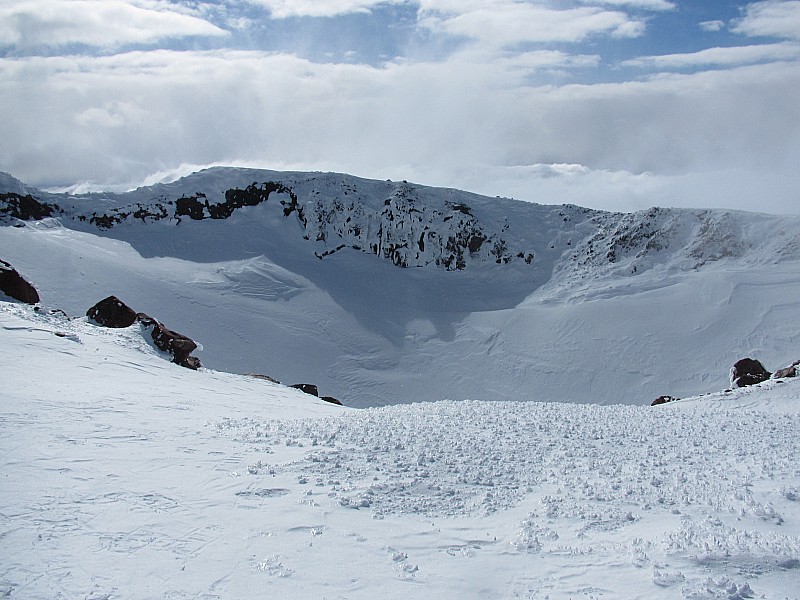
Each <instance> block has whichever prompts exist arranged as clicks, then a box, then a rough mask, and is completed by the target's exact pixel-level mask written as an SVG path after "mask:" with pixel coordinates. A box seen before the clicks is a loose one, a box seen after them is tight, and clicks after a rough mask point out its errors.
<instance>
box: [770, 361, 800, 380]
mask: <svg viewBox="0 0 800 600" xmlns="http://www.w3.org/2000/svg"><path fill="white" fill-rule="evenodd" d="M798 371H800V360H796V361H794V362H793V363H792V364H791V365H789V366H788V367H786V368H784V369H778V370H777V371H775V373H774V374H773V375H772V378H773V379H783V378H784V377H797V376H798Z"/></svg>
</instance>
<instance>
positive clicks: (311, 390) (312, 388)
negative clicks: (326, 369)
mask: <svg viewBox="0 0 800 600" xmlns="http://www.w3.org/2000/svg"><path fill="white" fill-rule="evenodd" d="M289 387H293V388H294V389H296V390H300V391H301V392H303V393H305V394H310V395H312V396H316V397H317V398H319V390H318V389H317V386H316V385H314V384H313V383H295V384H294V385H290V386H289Z"/></svg>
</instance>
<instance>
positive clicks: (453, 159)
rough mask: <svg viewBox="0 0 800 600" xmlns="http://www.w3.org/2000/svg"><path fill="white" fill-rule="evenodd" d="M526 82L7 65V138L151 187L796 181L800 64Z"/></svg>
mask: <svg viewBox="0 0 800 600" xmlns="http://www.w3.org/2000/svg"><path fill="white" fill-rule="evenodd" d="M529 60H530V61H531V63H532V65H533V66H536V65H539V64H552V63H553V62H554V61H556V62H557V60H566V59H565V57H564V56H561V57H560V58H559V56H558V55H548V56H543V55H536V54H534V55H532V56H531V57H529ZM528 66H529V67H530V66H531V65H528ZM525 77H526V71H525V69H520V67H519V65H518V64H514V63H513V61H512V62H511V63H510V64H509V65H499V66H498V65H494V64H493V65H485V64H484V65H481V64H479V63H470V62H468V61H465V60H464V57H463V56H462V55H460V54H456V55H453V56H452V57H451V58H450V59H448V60H447V61H444V62H441V63H416V64H412V63H390V64H389V65H387V66H385V67H384V68H374V67H369V66H365V65H345V64H338V65H337V64H315V63H312V62H310V61H307V60H303V59H300V58H298V57H296V56H292V55H286V54H277V53H265V52H244V51H231V50H216V51H205V52H175V51H168V50H160V51H151V52H128V53H122V54H116V55H111V56H101V57H90V56H80V57H63V58H62V57H33V58H19V59H5V60H0V80H2V81H3V82H4V85H3V86H2V88H0V104H2V105H3V106H4V107H5V110H6V115H7V118H6V119H5V121H4V123H3V126H2V127H3V139H4V143H5V145H6V147H7V148H14V152H12V153H5V154H4V156H3V157H2V159H0V170H5V171H9V172H11V173H12V174H14V175H15V176H18V177H21V178H22V179H23V180H26V181H28V182H30V183H33V184H37V185H54V184H61V183H64V184H66V183H74V182H75V181H81V180H93V181H96V182H97V183H98V184H104V183H119V182H120V181H125V182H129V181H131V180H138V181H142V180H144V179H145V177H146V176H148V175H149V174H152V173H154V172H157V171H166V170H169V169H172V168H174V167H175V165H180V164H182V163H191V164H198V165H199V164H212V163H217V164H220V163H222V164H243V163H248V164H254V165H257V166H264V167H283V166H287V165H291V166H293V167H294V168H308V169H321V168H330V169H334V170H341V171H346V172H350V173H353V174H357V175H362V176H367V177H376V178H386V177H391V178H396V179H409V180H415V181H418V182H421V183H430V184H441V185H450V186H455V187H471V188H472V189H479V191H483V192H485V193H489V194H491V195H497V194H501V195H515V196H517V197H523V198H525V199H531V200H541V199H542V198H543V197H544V198H546V199H547V200H548V201H558V199H559V198H562V200H563V201H570V202H576V203H583V204H587V203H590V202H597V201H598V199H600V198H602V199H606V200H609V201H610V197H611V196H613V189H614V182H615V181H618V182H620V181H621V182H627V183H625V185H626V186H628V188H625V187H624V186H622V184H621V183H620V184H619V186H620V187H619V190H620V194H622V190H624V189H628V191H626V192H625V194H623V195H625V197H626V198H627V200H626V202H628V203H630V202H633V201H634V200H636V198H639V196H636V195H635V194H634V193H633V192H632V191H631V190H633V189H634V187H635V186H636V185H639V186H640V189H641V190H642V194H644V195H645V196H646V194H645V192H646V191H647V190H650V189H659V190H661V191H662V192H663V194H665V193H666V192H664V190H672V192H673V193H674V197H672V198H669V204H679V203H680V202H681V200H682V197H681V194H684V195H685V196H686V197H691V198H692V199H696V193H695V192H693V191H691V190H689V191H687V190H683V192H680V191H679V187H680V186H679V185H678V184H680V183H681V182H683V183H685V182H689V181H692V182H694V183H695V184H697V181H698V179H697V178H698V177H700V176H699V175H698V174H702V173H712V174H713V173H723V172H732V171H736V170H742V172H747V173H749V174H750V175H751V179H750V181H751V182H756V181H758V182H761V185H763V186H764V187H765V188H766V187H770V186H771V187H772V188H774V187H775V182H783V181H787V180H788V179H790V178H791V179H792V180H794V181H795V183H796V175H790V174H791V173H794V172H795V170H796V164H797V163H798V161H800V144H799V143H798V140H800V106H798V105H797V103H796V102H794V98H795V97H796V90H797V89H800V66H799V65H796V64H795V65H793V66H789V67H787V66H786V65H777V64H768V65H753V66H749V67H739V68H735V69H728V70H726V71H712V72H705V73H694V74H685V75H669V76H666V75H665V76H660V77H656V78H654V79H652V80H649V81H640V82H625V83H619V84H614V83H607V84H595V85H564V86H541V87H535V86H530V85H527V86H524V87H520V84H521V82H522V81H523V80H524V78H525ZM536 165H540V166H539V167H535V166H536ZM541 165H551V167H542V166H541ZM552 165H579V166H580V168H577V169H576V168H568V169H565V168H563V167H558V166H552ZM584 169H585V171H584ZM520 172H521V173H524V174H525V177H524V178H521V179H519V178H518V175H519V173H520ZM470 173H471V175H470ZM515 173H516V175H514V177H512V176H511V175H510V174H515ZM611 174H616V175H615V176H613V177H612V175H611ZM620 174H622V175H620ZM615 177H616V179H615ZM693 177H694V178H695V179H692V178H693ZM515 178H516V179H515ZM481 181H482V183H481ZM515 181H516V183H515V184H514V185H513V186H512V185H511V184H512V183H513V182H515ZM652 181H657V182H666V181H668V182H672V183H670V185H666V184H664V185H662V186H661V187H659V186H655V188H653V187H648V185H645V184H646V183H647V182H652ZM526 182H527V183H526ZM543 182H544V183H543ZM601 182H602V183H603V185H604V186H606V187H605V188H604V189H605V190H606V191H604V192H603V193H602V194H601V193H600V187H599V186H600V183H601ZM478 185H480V188H478ZM523 185H530V186H531V187H530V190H531V191H530V192H529V193H527V194H522V193H521V192H522V191H523V189H522V188H523ZM593 185H594V186H595V187H594V188H593V187H592V186H593ZM698 185H699V184H698ZM536 186H543V187H539V188H537V187H536ZM756 187H758V185H756V184H755V183H751V184H750V185H749V186H745V185H741V186H740V188H741V190H752V189H754V188H756ZM703 189H705V190H706V191H709V190H710V186H707V187H705V188H703ZM537 190H538V191H537ZM542 190H550V192H548V193H547V194H545V195H544V196H542V194H544V192H543V191H542ZM794 190H796V185H794V186H793V187H792V189H791V190H789V189H788V187H787V189H786V190H783V191H782V192H781V193H782V194H783V196H781V197H788V198H795V193H796V192H795V191H794ZM662 192H659V193H662ZM559 193H560V194H561V195H559ZM581 193H583V194H585V197H581ZM653 193H655V192H653ZM709 193H710V192H709ZM730 193H731V194H732V195H729V196H728V197H727V201H729V202H732V201H733V200H732V198H737V197H738V196H736V194H739V195H741V194H742V193H743V192H741V191H740V192H736V190H730ZM593 194H595V200H592V198H593ZM663 194H662V195H661V196H659V199H660V200H663V201H664V202H666V200H668V198H666V196H664V195H663ZM654 198H655V196H652V197H651V199H650V200H649V201H648V200H646V199H643V198H639V200H637V201H641V202H645V203H647V202H649V204H654V203H656V201H655V199H654ZM715 201H716V200H715ZM711 203H712V198H711V197H709V198H706V199H705V200H704V202H703V203H702V204H703V205H709V204H711ZM617 206H619V204H617Z"/></svg>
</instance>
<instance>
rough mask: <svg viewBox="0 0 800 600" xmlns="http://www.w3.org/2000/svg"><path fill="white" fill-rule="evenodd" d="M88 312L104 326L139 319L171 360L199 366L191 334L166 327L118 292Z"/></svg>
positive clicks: (96, 321)
mask: <svg viewBox="0 0 800 600" xmlns="http://www.w3.org/2000/svg"><path fill="white" fill-rule="evenodd" d="M86 316H87V317H89V318H90V319H92V321H94V322H95V323H97V324H98V325H101V326H102V327H113V328H121V327H130V326H131V325H133V324H134V323H136V322H138V323H139V324H141V326H142V327H143V328H144V329H145V330H146V331H148V332H149V333H150V337H151V338H152V340H153V344H155V346H156V348H158V349H159V350H161V351H162V352H167V353H169V354H171V355H172V362H174V363H175V364H178V365H180V366H182V367H186V368H187V369H194V370H197V369H199V368H200V367H201V366H203V365H202V364H200V359H199V358H197V357H196V356H191V354H192V352H194V351H195V350H196V349H197V343H196V342H195V341H194V340H192V339H191V338H189V337H186V336H185V335H182V334H180V333H176V332H175V331H172V330H171V329H167V327H166V326H164V325H163V324H162V323H159V322H158V321H156V320H155V319H154V318H153V317H151V316H149V315H146V314H144V313H137V312H136V311H134V310H133V309H132V308H131V307H130V306H128V305H127V304H125V303H124V302H123V301H122V300H120V299H119V298H117V297H116V296H109V297H108V298H105V299H104V300H101V301H100V302H98V303H97V304H95V305H94V306H93V307H92V308H90V309H89V310H88V311H86Z"/></svg>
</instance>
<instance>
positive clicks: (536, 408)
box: [0, 303, 800, 600]
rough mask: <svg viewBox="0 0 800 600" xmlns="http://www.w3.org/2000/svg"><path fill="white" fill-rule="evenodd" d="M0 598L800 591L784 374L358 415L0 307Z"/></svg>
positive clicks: (799, 492) (134, 337)
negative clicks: (609, 394) (719, 386)
mask: <svg viewBox="0 0 800 600" xmlns="http://www.w3.org/2000/svg"><path fill="white" fill-rule="evenodd" d="M0 362H2V364H3V372H4V376H3V381H4V385H3V393H2V396H1V397H2V405H0V465H2V466H1V467H0V469H1V470H0V473H1V474H2V485H1V486H0V596H2V595H5V596H8V597H11V598H33V599H37V598H41V599H45V598H47V599H61V598H63V599H67V598H70V599H71V598H90V599H93V600H99V599H101V598H106V599H109V600H111V599H116V598H165V599H177V598H181V599H183V598H193V599H195V598H203V599H209V598H374V597H376V596H381V597H385V598H403V599H405V598H408V597H415V598H476V599H477V598H524V599H534V598H535V599H544V598H551V599H556V598H691V599H705V598H725V599H738V598H750V597H755V598H797V597H798V595H797V584H796V582H797V581H798V577H800V431H798V430H799V429H800V426H799V423H800V421H798V412H800V411H798V407H800V404H799V403H798V401H800V381H797V380H787V381H786V382H785V383H781V382H776V381H770V382H768V383H766V384H763V385H762V386H758V387H753V388H745V389H743V390H736V391H733V392H720V393H716V394H709V395H707V396H704V397H700V398H697V399H691V400H684V401H680V402H675V403H671V404H668V405H664V406H660V407H656V408H650V407H631V406H621V405H618V406H596V405H572V404H549V403H531V402H481V401H465V402H447V401H445V402H436V403H423V404H410V405H402V406H393V407H386V408H376V409H368V410H361V411H354V410H350V409H346V408H342V407H334V406H330V405H326V404H325V403H323V402H321V401H318V400H316V399H314V398H311V397H309V396H305V395H303V394H301V393H300V392H297V391H296V390H290V389H287V388H284V387H282V386H278V385H274V384H271V383H268V382H265V381H261V380H256V379H252V378H248V377H245V376H237V375H230V374H226V373H219V372H215V371H208V370H204V371H200V372H192V371H188V370H185V369H182V368H180V367H177V366H176V365H172V364H170V363H168V362H167V361H166V360H164V359H163V358H162V357H160V356H159V355H158V354H157V353H156V352H155V351H154V350H153V348H152V347H151V346H150V345H149V344H147V343H146V342H145V341H144V339H143V338H142V336H141V333H140V331H139V330H138V326H134V327H132V328H129V329H126V330H118V331H112V330H107V329H102V328H98V327H95V326H93V325H90V324H89V323H87V322H86V320H85V319H66V318H64V317H62V316H59V315H50V314H36V313H34V312H33V311H31V310H30V309H28V308H24V307H21V306H19V305H13V304H8V303H0Z"/></svg>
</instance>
